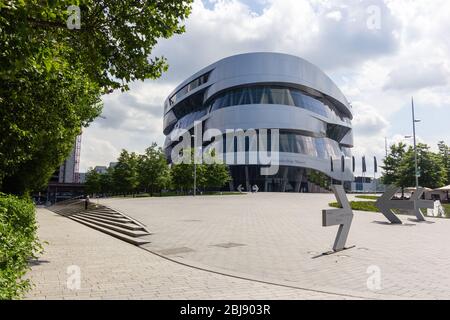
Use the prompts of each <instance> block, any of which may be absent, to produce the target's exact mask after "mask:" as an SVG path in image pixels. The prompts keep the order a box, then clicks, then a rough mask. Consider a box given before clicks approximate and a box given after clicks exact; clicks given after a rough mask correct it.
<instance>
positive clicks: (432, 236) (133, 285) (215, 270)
mask: <svg viewBox="0 0 450 320" xmlns="http://www.w3.org/2000/svg"><path fill="white" fill-rule="evenodd" d="M330 201H334V197H333V195H330V194H280V193H272V194H268V193H258V194H248V195H235V196H231V195H230V196H198V197H195V198H194V197H167V198H138V199H130V198H114V199H104V200H101V203H103V204H105V205H108V206H110V207H112V208H114V209H118V210H120V211H122V212H124V213H125V214H127V215H129V216H131V217H133V218H134V219H137V220H139V221H141V222H142V223H144V224H146V225H147V227H148V229H149V230H150V231H151V232H153V234H152V235H151V236H149V239H151V243H149V244H146V245H144V246H143V248H138V247H135V246H132V245H129V244H127V243H124V242H121V241H120V240H117V239H114V238H112V237H110V236H107V235H105V234H102V233H99V232H97V231H95V230H92V229H89V228H87V227H85V226H82V225H80V224H78V223H76V222H74V221H70V220H68V219H67V218H64V217H60V216H58V215H55V214H53V213H51V212H49V211H47V210H39V211H38V219H39V222H40V225H41V227H40V230H39V232H40V234H41V238H42V239H43V240H47V241H49V245H48V246H47V248H46V253H45V255H44V256H43V257H42V258H41V259H40V260H41V263H40V264H38V265H35V266H33V270H32V272H31V273H30V277H31V278H32V279H33V281H34V282H35V283H36V287H35V289H34V290H33V291H32V292H31V293H30V294H29V296H28V297H29V298H69V299H72V298H94V299H95V298H132V299H133V298H144V299H163V298H164V299H175V298H180V299H208V298H210V299H222V298H224V299H227V298H229V299H240V298H243V299H351V298H375V299H393V298H401V299H449V298H450V290H449V289H448V288H449V287H450V274H449V273H448V270H449V268H450V246H449V245H448V243H450V232H449V230H450V220H445V219H428V220H429V221H428V222H423V223H418V222H415V221H414V220H413V217H410V218H409V217H407V216H401V217H400V218H401V219H402V220H403V221H404V222H405V224H403V225H389V224H387V223H386V220H385V218H384V217H383V216H382V215H381V214H378V213H368V212H355V217H354V219H353V225H352V228H351V230H350V236H349V240H348V245H349V246H350V245H355V247H354V248H352V249H349V250H346V251H343V252H340V253H337V254H333V255H328V256H320V254H321V253H323V252H326V251H329V250H330V249H331V247H332V244H333V241H334V237H335V235H336V231H337V227H328V228H323V227H322V226H321V210H322V209H324V208H327V207H328V206H327V204H328V203H329V202H330ZM409 219H411V220H409ZM146 250H147V251H146ZM149 251H150V252H149ZM151 252H153V253H156V254H157V255H155V254H152V253H151ZM158 255H160V256H158ZM317 256H319V257H317ZM70 265H77V266H79V267H80V270H81V274H82V277H81V279H82V282H81V289H80V290H70V289H68V288H67V284H66V282H67V279H68V277H69V275H68V274H67V273H66V271H67V267H68V266H70ZM262 282H266V283H262Z"/></svg>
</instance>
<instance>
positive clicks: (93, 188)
mask: <svg viewBox="0 0 450 320" xmlns="http://www.w3.org/2000/svg"><path fill="white" fill-rule="evenodd" d="M101 176H102V175H101V174H99V173H98V172H97V171H95V170H94V169H92V170H90V171H89V172H87V173H86V182H85V183H84V187H85V190H86V192H87V193H90V194H94V193H100V191H101V182H100V180H101Z"/></svg>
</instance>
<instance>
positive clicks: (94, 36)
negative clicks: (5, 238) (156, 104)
mask: <svg viewBox="0 0 450 320" xmlns="http://www.w3.org/2000/svg"><path fill="white" fill-rule="evenodd" d="M73 4H75V5H78V6H79V8H80V13H81V17H80V18H81V28H80V29H69V28H68V27H67V23H66V22H67V21H68V20H69V19H68V18H71V15H73V12H70V11H68V10H67V7H68V6H69V5H73ZM190 6H191V1H190V0H186V1H178V0H155V1H135V0H123V1H115V0H76V1H72V0H70V1H69V0H61V1H37V0H30V1H10V0H0V48H2V49H1V53H0V81H1V83H2V86H0V123H1V124H2V125H1V126H0V137H1V138H0V185H1V186H0V190H3V191H7V192H14V193H25V192H27V191H30V190H33V189H38V188H40V187H41V186H42V185H44V184H45V183H46V182H47V181H48V178H49V177H50V175H51V174H52V172H53V171H54V170H55V168H56V167H57V166H58V165H59V164H60V163H61V162H62V161H63V160H64V158H66V157H67V156H68V154H69V152H70V150H71V148H72V146H73V143H74V141H75V137H76V136H77V135H78V134H79V133H80V131H81V128H82V127H85V126H87V125H88V124H89V123H90V122H91V121H92V120H93V119H94V118H95V117H96V116H98V115H99V114H100V112H101V104H100V96H101V94H105V93H110V92H112V90H114V89H121V90H128V83H129V82H131V81H134V80H144V79H156V78H158V77H160V76H161V74H162V72H164V71H166V70H167V62H166V60H165V59H164V58H163V57H152V56H151V53H152V49H153V47H154V46H155V45H156V43H157V40H158V39H161V38H168V37H170V36H172V35H173V34H177V33H181V32H183V31H184V28H183V26H182V25H181V23H182V21H183V20H184V19H185V18H186V17H187V15H188V14H189V12H190Z"/></svg>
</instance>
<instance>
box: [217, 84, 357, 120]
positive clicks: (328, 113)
mask: <svg viewBox="0 0 450 320" xmlns="http://www.w3.org/2000/svg"><path fill="white" fill-rule="evenodd" d="M243 104H281V105H287V106H296V107H299V108H304V109H306V110H309V111H311V112H314V113H316V114H319V115H321V116H324V117H327V118H331V119H338V120H341V121H344V122H346V123H348V124H351V121H350V119H349V118H348V117H345V116H344V115H343V114H342V113H341V112H339V111H338V110H337V109H336V108H335V107H334V106H333V105H332V104H331V103H330V102H329V101H327V100H326V99H320V100H319V99H316V98H313V97H311V96H309V95H307V94H305V93H303V92H302V91H300V90H298V89H293V88H283V87H277V86H249V87H244V88H236V89H232V90H229V91H226V92H224V93H221V94H219V95H218V96H216V97H215V98H214V99H213V100H212V102H211V103H210V105H211V106H212V108H211V111H215V110H218V109H221V108H225V107H230V106H237V105H243Z"/></svg>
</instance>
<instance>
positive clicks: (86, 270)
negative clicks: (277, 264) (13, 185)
mask: <svg viewBox="0 0 450 320" xmlns="http://www.w3.org/2000/svg"><path fill="white" fill-rule="evenodd" d="M37 219H38V221H39V224H40V228H39V236H40V238H41V240H43V241H47V242H48V243H47V244H46V245H45V254H44V255H43V256H41V257H40V258H39V260H38V261H34V262H33V264H32V270H31V271H30V272H29V273H28V275H27V277H29V278H30V279H31V280H32V281H33V283H34V287H33V290H31V291H30V292H29V293H28V294H27V296H26V299H263V300H266V299H267V300H268V299H353V298H352V297H348V296H340V295H334V294H327V293H322V292H315V291H309V290H300V289H295V288H288V287H283V286H275V285H269V284H263V283H259V282H254V281H248V280H243V279H238V278H234V277H229V276H225V275H220V274H216V273H212V272H208V271H202V270H198V269H196V268H192V267H188V266H183V265H180V264H177V263H174V262H171V261H168V260H166V259H164V258H161V257H159V256H157V255H154V254H151V253H149V252H147V251H145V250H143V249H140V248H138V247H136V246H133V245H131V244H128V243H126V242H123V241H121V240H118V239H116V238H113V237H111V236H108V235H106V234H104V233H101V232H98V231H96V230H94V229H90V228H88V227H86V226H84V225H82V224H79V223H77V222H75V221H72V220H70V219H68V218H65V217H62V216H59V215H57V214H55V213H53V212H50V211H48V210H45V209H38V210H37ZM78 275H79V276H80V277H78ZM78 279H79V281H78Z"/></svg>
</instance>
